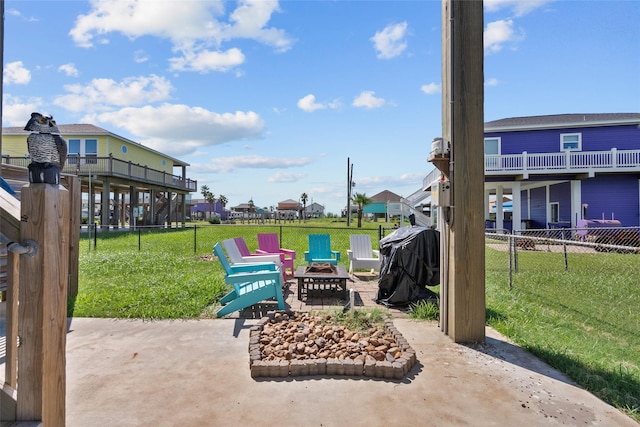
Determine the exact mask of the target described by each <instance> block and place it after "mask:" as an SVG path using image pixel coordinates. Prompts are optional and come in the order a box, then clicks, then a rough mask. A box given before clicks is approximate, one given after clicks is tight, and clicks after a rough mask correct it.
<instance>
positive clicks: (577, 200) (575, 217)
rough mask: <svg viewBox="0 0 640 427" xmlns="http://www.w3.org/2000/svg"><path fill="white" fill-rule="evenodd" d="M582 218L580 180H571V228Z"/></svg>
mask: <svg viewBox="0 0 640 427" xmlns="http://www.w3.org/2000/svg"><path fill="white" fill-rule="evenodd" d="M580 219H582V181H580V180H573V181H571V228H576V227H577V226H578V221H579V220H580Z"/></svg>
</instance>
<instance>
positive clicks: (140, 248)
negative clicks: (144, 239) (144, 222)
mask: <svg viewBox="0 0 640 427" xmlns="http://www.w3.org/2000/svg"><path fill="white" fill-rule="evenodd" d="M141 234H142V228H138V252H140V251H141V250H142V243H141V241H140V236H141Z"/></svg>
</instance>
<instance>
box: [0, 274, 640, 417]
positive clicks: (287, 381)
mask: <svg viewBox="0 0 640 427" xmlns="http://www.w3.org/2000/svg"><path fill="white" fill-rule="evenodd" d="M348 286H349V287H353V288H354V290H356V292H357V294H358V298H357V301H358V304H356V305H357V307H373V306H377V305H376V304H375V301H373V299H375V295H376V292H377V282H376V281H374V280H361V279H357V280H355V281H353V282H348ZM286 300H287V304H288V308H291V309H294V310H309V309H319V308H326V307H330V306H333V307H336V306H340V305H342V304H344V302H343V301H341V300H338V299H337V298H335V297H333V296H331V295H329V296H318V297H317V298H310V299H309V300H308V301H302V302H301V301H298V300H297V293H296V289H295V284H294V283H293V282H292V283H291V285H290V287H289V290H288V291H287V292H286ZM331 301H333V302H331ZM273 306H274V305H272V304H269V303H266V304H263V305H261V307H256V308H254V309H252V310H245V311H243V313H235V314H234V315H233V316H229V317H227V318H224V319H203V320H188V321H140V320H113V319H88V318H72V319H69V332H68V334H67V353H66V354H67V394H66V407H67V409H66V425H67V426H68V427H87V426H118V427H125V426H154V427H157V426H252V425H263V426H323V427H327V426H347V425H348V426H367V427H371V426H388V425H393V426H413V425H421V426H468V425H472V426H516V425H522V426H554V425H565V426H566V425H569V426H594V425H596V426H635V427H637V426H638V424H637V423H636V422H635V421H634V420H632V419H631V418H629V417H627V416H626V415H624V414H622V413H621V412H619V411H618V410H616V409H615V408H613V407H611V406H610V405H607V404H605V403H604V402H602V401H601V400H599V399H597V398H596V397H594V396H593V395H591V394H590V393H587V392H586V391H584V390H582V389H581V388H579V387H577V386H576V385H575V384H573V383H572V382H571V381H570V380H568V379H567V378H566V377H565V376H563V375H562V374H560V373H559V372H557V371H555V370H554V369H551V368H550V367H549V366H548V365H546V364H544V363H542V362H541V361H540V360H538V359H536V358H535V357H533V356H531V355H530V354H529V353H527V352H525V351H524V350H522V349H521V348H519V347H517V346H515V345H513V344H512V343H510V342H509V341H508V340H507V339H505V338H504V337H503V336H501V335H500V334H498V333H497V332H495V331H494V330H492V329H491V328H487V329H486V333H487V338H486V341H485V343H483V344H477V345H461V344H456V343H454V342H452V341H451V339H450V338H449V337H447V336H446V335H444V334H442V332H441V331H440V328H439V327H438V325H437V324H436V323H435V322H424V321H414V320H411V319H409V318H407V315H406V313H405V312H402V311H399V310H389V312H390V313H391V314H392V316H393V317H394V324H395V326H396V327H397V329H398V330H399V331H400V332H401V333H402V334H403V336H404V337H405V338H406V339H407V340H408V341H409V343H410V345H411V347H412V348H413V349H414V350H415V351H416V355H417V359H418V363H417V364H416V366H414V368H413V369H412V370H411V371H410V372H409V374H408V376H407V377H405V378H404V379H402V380H380V379H372V378H366V377H333V378H329V377H320V376H310V377H294V378H273V379H269V378H266V379H265V378H260V379H254V378H251V376H250V371H249V356H248V339H249V329H250V328H251V327H252V326H253V325H255V324H256V322H257V320H256V318H257V317H260V316H261V312H264V311H266V310H268V309H270V308H273ZM378 307H380V306H378ZM3 425H7V423H4V424H3Z"/></svg>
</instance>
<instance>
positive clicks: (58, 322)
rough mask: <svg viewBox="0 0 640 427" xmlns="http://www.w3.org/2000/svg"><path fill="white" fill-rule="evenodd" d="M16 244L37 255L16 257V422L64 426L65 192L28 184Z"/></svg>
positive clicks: (67, 222) (66, 261)
mask: <svg viewBox="0 0 640 427" xmlns="http://www.w3.org/2000/svg"><path fill="white" fill-rule="evenodd" d="M21 205H22V208H21V224H22V226H21V229H20V231H21V241H26V240H28V239H30V240H34V241H35V242H36V243H37V244H38V247H39V248H38V251H37V253H36V254H35V255H34V256H22V257H21V259H20V289H19V297H20V304H19V305H18V318H19V324H18V336H19V340H20V345H19V346H18V378H17V411H16V412H17V419H18V420H19V421H33V420H35V421H39V420H41V421H42V422H43V424H44V425H46V426H48V427H53V426H61V427H62V426H64V424H65V394H66V366H65V365H66V355H65V351H66V332H67V273H68V266H69V241H68V238H69V209H70V203H69V192H68V191H67V190H66V189H65V188H64V187H62V186H59V185H52V184H28V185H26V186H25V187H23V188H22V196H21Z"/></svg>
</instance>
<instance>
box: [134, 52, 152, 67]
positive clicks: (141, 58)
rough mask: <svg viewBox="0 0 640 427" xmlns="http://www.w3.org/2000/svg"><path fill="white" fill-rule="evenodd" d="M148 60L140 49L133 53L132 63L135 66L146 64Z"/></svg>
mask: <svg viewBox="0 0 640 427" xmlns="http://www.w3.org/2000/svg"><path fill="white" fill-rule="evenodd" d="M148 60H149V56H148V55H147V54H146V52H145V51H144V50H142V49H138V50H136V51H135V52H133V62H135V63H136V64H142V63H143V62H147V61H148Z"/></svg>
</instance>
